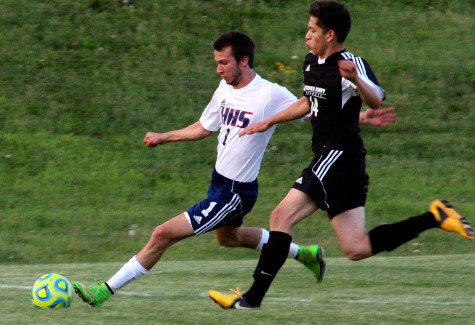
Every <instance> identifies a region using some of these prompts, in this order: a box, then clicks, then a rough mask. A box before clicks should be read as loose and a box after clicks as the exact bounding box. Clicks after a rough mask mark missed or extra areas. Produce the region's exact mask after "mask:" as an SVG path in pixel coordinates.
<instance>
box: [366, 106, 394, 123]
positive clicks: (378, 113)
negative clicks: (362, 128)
mask: <svg viewBox="0 0 475 325" xmlns="http://www.w3.org/2000/svg"><path fill="white" fill-rule="evenodd" d="M395 110H396V108H395V107H388V108H380V109H372V108H368V109H367V110H366V111H364V112H360V123H361V124H367V125H372V126H380V127H386V126H388V125H389V124H391V123H394V122H396V118H397V114H396V113H394V111H395Z"/></svg>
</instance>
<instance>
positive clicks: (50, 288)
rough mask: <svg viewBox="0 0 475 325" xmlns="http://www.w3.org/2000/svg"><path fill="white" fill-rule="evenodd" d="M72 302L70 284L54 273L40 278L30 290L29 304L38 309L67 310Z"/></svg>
mask: <svg viewBox="0 0 475 325" xmlns="http://www.w3.org/2000/svg"><path fill="white" fill-rule="evenodd" d="M72 301H73V288H72V286H71V283H69V281H68V279H66V278H65V277H64V276H62V275H59V274H56V273H49V274H45V275H42V276H40V277H39V278H38V280H36V282H35V284H34V285H33V289H31V302H32V303H33V305H34V306H35V307H36V308H38V309H60V308H67V307H69V306H70V305H71V303H72Z"/></svg>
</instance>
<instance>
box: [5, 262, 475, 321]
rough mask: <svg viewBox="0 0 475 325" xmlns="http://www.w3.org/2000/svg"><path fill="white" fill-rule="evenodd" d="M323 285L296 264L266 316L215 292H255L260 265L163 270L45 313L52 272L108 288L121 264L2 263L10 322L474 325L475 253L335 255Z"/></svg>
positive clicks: (278, 285) (270, 299) (166, 266)
mask: <svg viewBox="0 0 475 325" xmlns="http://www.w3.org/2000/svg"><path fill="white" fill-rule="evenodd" d="M327 262H328V273H327V276H326V277H325V280H324V282H323V283H322V284H321V285H316V283H315V282H314V279H313V276H312V275H311V273H310V272H308V271H307V270H306V269H304V268H303V267H302V266H301V265H300V264H299V263H298V262H295V261H288V263H286V265H285V266H284V268H283V269H282V271H281V272H280V274H279V277H278V278H277V279H276V280H275V282H274V284H273V286H272V287H271V290H270V291H269V293H268V295H267V297H266V300H264V304H263V305H262V307H261V308H260V309H258V310H252V311H236V310H222V309H221V308H219V306H218V305H216V304H214V303H213V302H212V301H211V300H210V299H209V298H208V297H207V290H209V289H217V290H223V291H224V290H227V289H228V288H233V287H236V286H238V285H239V286H241V287H242V288H244V289H245V288H248V286H249V284H250V280H251V274H252V270H253V268H254V266H255V263H256V260H241V261H187V262H163V263H159V264H158V265H157V267H156V268H155V269H153V270H152V272H151V273H150V274H149V275H147V276H146V277H144V278H142V279H140V280H139V281H135V282H134V283H132V284H130V285H129V286H128V287H126V288H124V289H123V290H122V291H121V292H119V293H118V294H117V295H116V296H114V297H113V298H112V299H111V300H109V301H108V302H107V303H105V304H104V305H103V306H102V307H101V308H90V307H89V306H87V305H86V304H84V303H82V302H81V301H80V300H79V299H78V298H77V297H76V296H75V300H74V301H73V304H72V305H71V307H70V308H69V309H65V310H57V311H51V310H36V309H34V307H33V305H31V303H30V299H29V295H30V287H31V285H32V283H33V282H34V281H35V280H36V279H35V277H36V276H40V275H42V274H43V273H45V272H52V271H54V272H58V273H61V274H63V275H64V276H66V277H67V278H69V279H70V280H71V281H77V280H79V281H85V282H87V283H90V282H91V281H92V279H93V278H96V279H97V280H98V281H104V280H105V279H107V278H108V277H109V276H110V275H111V274H112V273H113V272H115V271H116V270H117V268H119V267H120V266H121V264H118V263H104V264H49V265H45V264H42V265H22V266H16V265H2V266H0V274H1V275H0V289H1V290H0V301H1V302H2V306H1V308H0V309H1V310H2V317H1V318H0V323H1V324H50V325H54V324H61V325H63V324H117V325H119V324H352V325H356V324H411V325H416V324H421V325H422V324H424V325H427V324H431V325H438V324H464V325H468V324H469V322H470V320H472V321H473V319H474V317H475V277H474V276H473V275H474V269H475V254H462V255H445V256H419V257H374V258H371V259H369V260H366V261H362V262H357V263H355V262H351V261H349V260H347V259H345V258H328V259H327Z"/></svg>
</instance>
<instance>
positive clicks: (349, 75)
mask: <svg viewBox="0 0 475 325" xmlns="http://www.w3.org/2000/svg"><path fill="white" fill-rule="evenodd" d="M338 67H339V68H340V75H341V76H342V77H343V78H345V79H348V80H349V81H355V80H356V78H357V77H358V75H357V72H356V65H355V64H354V63H353V61H350V60H340V61H338Z"/></svg>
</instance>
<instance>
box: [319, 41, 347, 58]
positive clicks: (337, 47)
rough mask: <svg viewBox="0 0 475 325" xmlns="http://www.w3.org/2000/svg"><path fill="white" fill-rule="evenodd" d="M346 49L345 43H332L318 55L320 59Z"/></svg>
mask: <svg viewBox="0 0 475 325" xmlns="http://www.w3.org/2000/svg"><path fill="white" fill-rule="evenodd" d="M344 49H345V46H344V44H343V43H334V44H333V43H331V44H329V46H328V47H327V48H326V49H325V51H323V53H322V54H320V55H319V56H318V57H319V58H320V59H326V58H328V57H329V56H330V55H332V54H335V53H337V52H340V51H343V50H344Z"/></svg>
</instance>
